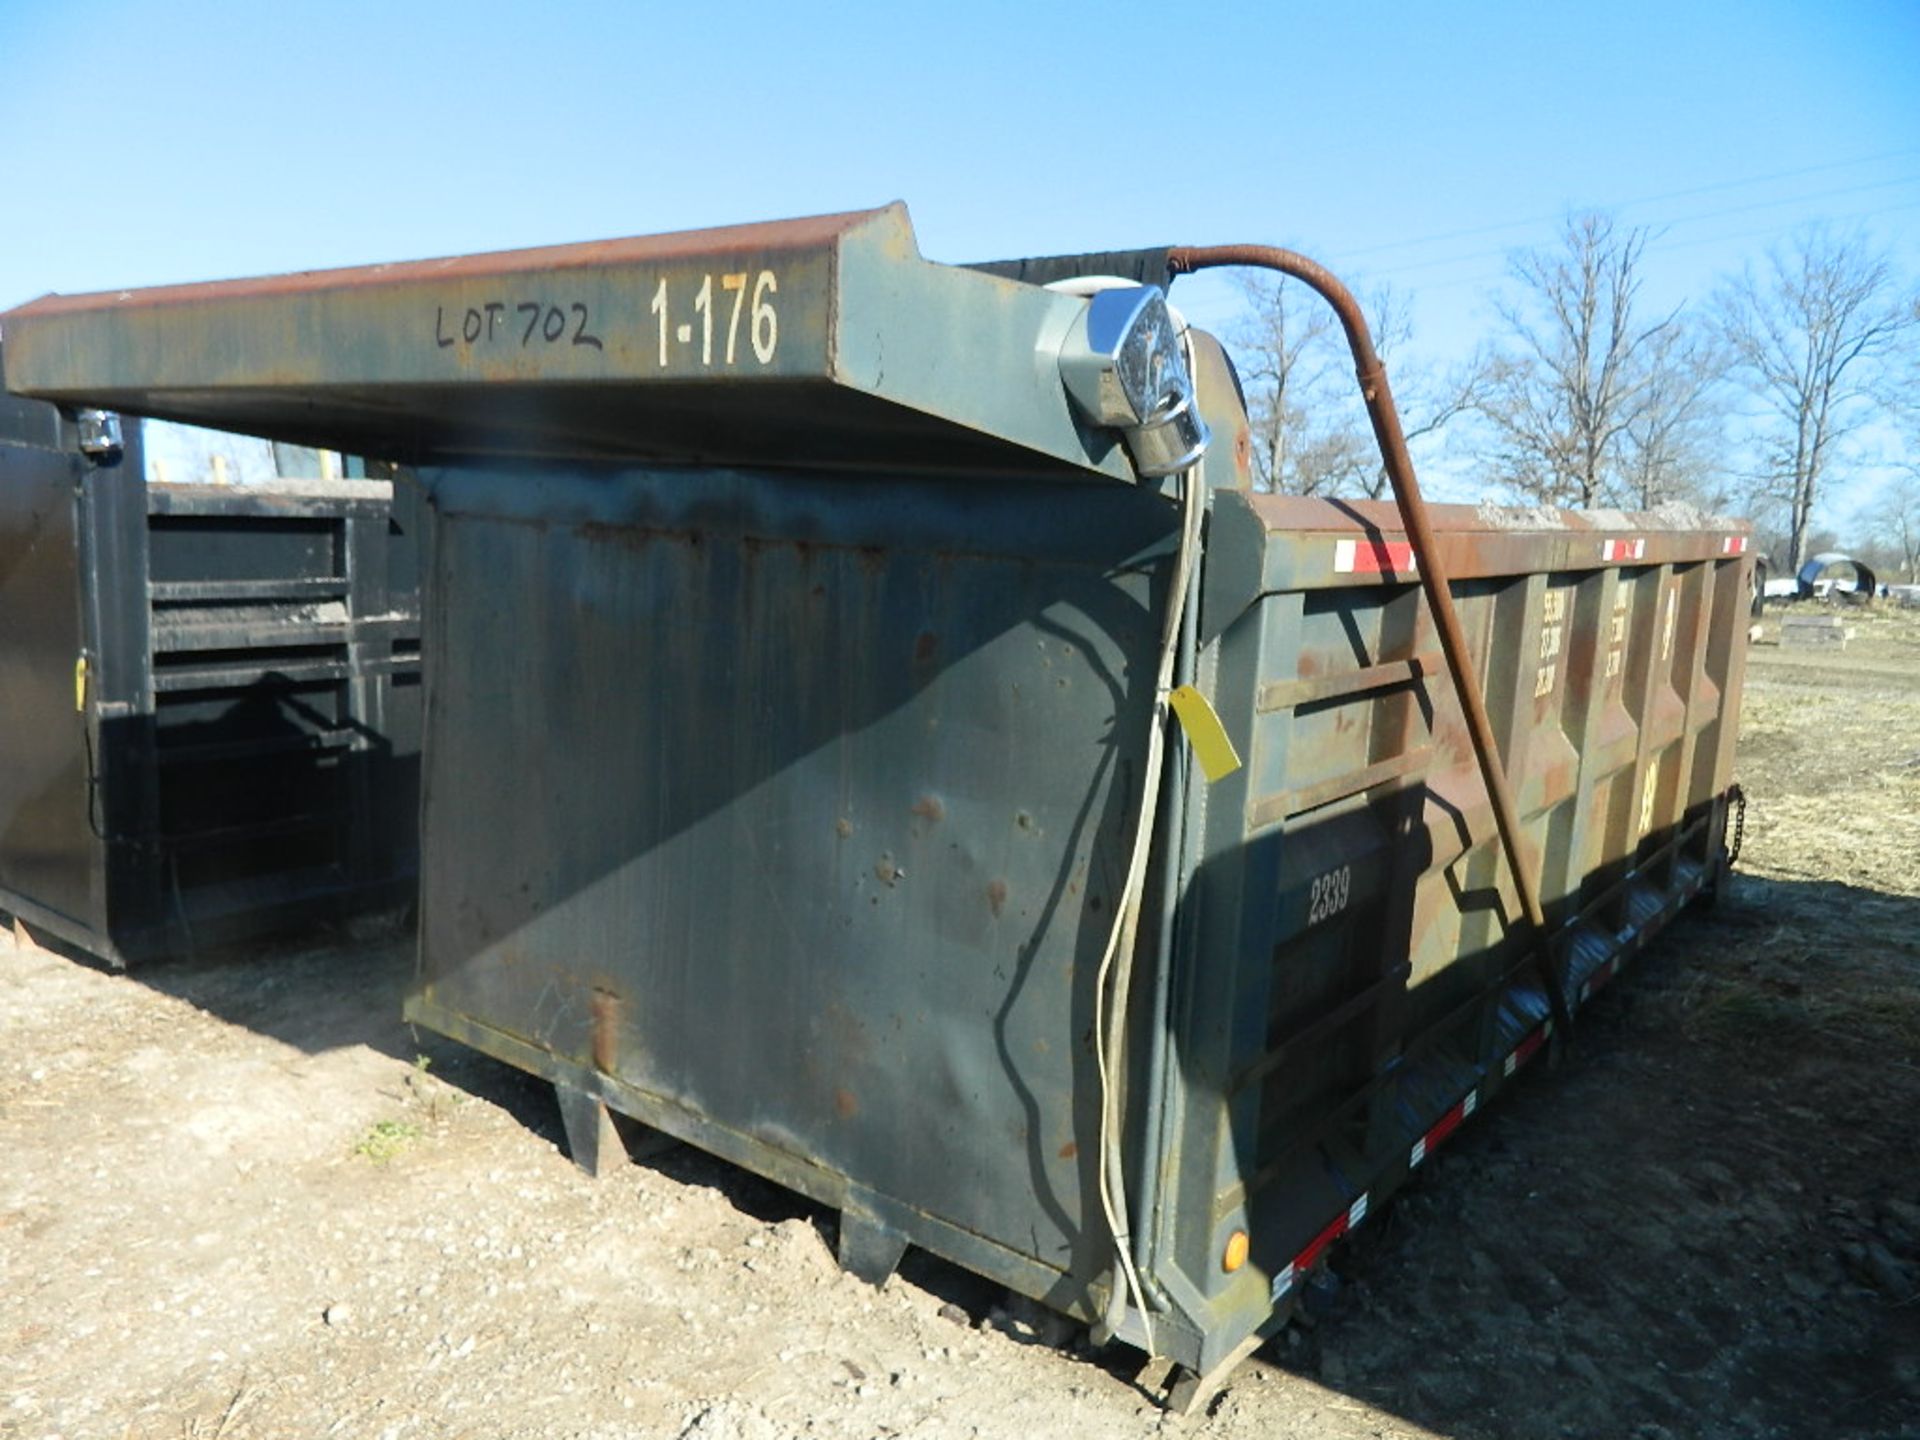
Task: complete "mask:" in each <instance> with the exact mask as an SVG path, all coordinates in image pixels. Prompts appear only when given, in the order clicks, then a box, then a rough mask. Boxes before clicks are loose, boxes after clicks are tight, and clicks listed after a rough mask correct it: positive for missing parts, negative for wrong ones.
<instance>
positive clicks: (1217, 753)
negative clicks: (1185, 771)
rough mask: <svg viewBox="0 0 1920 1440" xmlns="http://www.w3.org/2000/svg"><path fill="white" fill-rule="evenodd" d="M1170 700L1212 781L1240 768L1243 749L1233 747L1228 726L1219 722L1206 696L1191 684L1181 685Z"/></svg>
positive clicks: (1188, 739) (1202, 766) (1195, 752)
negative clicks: (1228, 735)
mask: <svg viewBox="0 0 1920 1440" xmlns="http://www.w3.org/2000/svg"><path fill="white" fill-rule="evenodd" d="M1167 703H1168V704H1169V705H1171V706H1173V713H1174V714H1175V715H1178V716H1179V717H1180V728H1181V729H1182V730H1185V731H1186V732H1187V743H1188V744H1189V745H1191V746H1193V758H1194V759H1196V760H1198V761H1199V762H1200V769H1201V771H1202V772H1203V773H1204V774H1205V775H1206V777H1207V780H1208V782H1209V783H1211V782H1212V781H1215V780H1224V779H1225V778H1226V777H1227V776H1229V775H1231V774H1232V773H1233V772H1234V771H1236V770H1238V769H1239V768H1240V752H1239V751H1238V750H1235V749H1234V748H1233V741H1232V740H1230V739H1229V738H1228V737H1227V727H1226V726H1224V725H1222V724H1221V723H1220V716H1219V714H1218V713H1217V712H1215V710H1214V708H1213V706H1212V705H1210V704H1208V703H1207V697H1206V696H1204V695H1202V694H1201V693H1200V692H1199V691H1198V690H1196V689H1194V688H1193V686H1191V685H1182V686H1181V687H1180V688H1179V689H1178V690H1175V691H1174V692H1173V693H1172V694H1171V695H1169V696H1167Z"/></svg>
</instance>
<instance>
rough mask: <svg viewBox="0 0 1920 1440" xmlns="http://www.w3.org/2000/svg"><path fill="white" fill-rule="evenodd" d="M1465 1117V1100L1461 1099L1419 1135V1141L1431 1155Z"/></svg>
mask: <svg viewBox="0 0 1920 1440" xmlns="http://www.w3.org/2000/svg"><path fill="white" fill-rule="evenodd" d="M1466 1118H1467V1102H1466V1101H1465V1100H1462V1101H1461V1102H1460V1103H1459V1104H1458V1105H1456V1106H1454V1107H1453V1108H1452V1109H1451V1110H1449V1111H1447V1113H1446V1114H1444V1115H1442V1116H1441V1117H1440V1119H1439V1120H1438V1121H1436V1122H1435V1124H1434V1127H1433V1128H1432V1129H1431V1130H1429V1131H1427V1133H1426V1134H1425V1135H1424V1136H1422V1137H1421V1142H1422V1143H1423V1144H1424V1145H1425V1146H1426V1148H1427V1154H1429V1155H1431V1154H1432V1153H1433V1152H1434V1151H1435V1150H1436V1149H1438V1148H1439V1145H1440V1142H1441V1141H1442V1140H1444V1139H1446V1138H1447V1137H1448V1136H1449V1135H1451V1134H1453V1132H1454V1131H1456V1130H1458V1129H1459V1128H1460V1122H1461V1121H1462V1120H1464V1119H1466Z"/></svg>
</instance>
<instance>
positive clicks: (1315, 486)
mask: <svg viewBox="0 0 1920 1440" xmlns="http://www.w3.org/2000/svg"><path fill="white" fill-rule="evenodd" d="M1240 288H1241V292H1242V293H1243V294H1244V295H1245V296H1246V298H1247V313H1246V316H1245V317H1244V318H1243V319H1242V321H1241V322H1240V324H1239V325H1238V326H1237V327H1236V328H1235V330H1234V332H1233V340H1234V349H1235V355H1236V358H1237V360H1238V364H1239V370H1240V382H1241V384H1242V385H1243V386H1245V387H1246V392H1247V411H1248V419H1249V421H1250V422H1251V425H1252V429H1253V479H1254V485H1255V487H1256V488H1258V489H1261V490H1279V491H1287V492H1291V493H1293V494H1299V495H1312V494H1315V493H1317V492H1318V491H1319V489H1320V488H1321V485H1320V477H1318V476H1317V475H1315V474H1313V473H1311V472H1308V471H1303V469H1302V467H1301V465H1300V452H1301V451H1302V449H1303V448H1304V447H1305V445H1306V439H1307V431H1308V428H1309V426H1310V424H1311V422H1312V412H1313V407H1314V402H1315V398H1316V392H1318V391H1319V390H1320V389H1321V388H1322V387H1323V386H1324V385H1325V383H1326V380H1327V375H1328V364H1329V353H1328V352H1329V345H1328V341H1329V338H1330V337H1331V336H1332V335H1333V333H1334V331H1335V325H1336V322H1335V319H1334V315H1333V312H1332V311H1331V310H1329V309H1328V308H1327V307H1326V306H1325V305H1323V304H1321V303H1320V301H1319V299H1318V297H1316V296H1313V295H1310V294H1308V293H1306V292H1305V291H1304V290H1302V289H1301V287H1300V286H1298V285H1290V284H1288V283H1287V282H1286V281H1284V280H1282V279H1280V278H1279V277H1277V276H1276V277H1273V278H1268V277H1266V276H1246V277H1243V278H1242V279H1241V281H1240Z"/></svg>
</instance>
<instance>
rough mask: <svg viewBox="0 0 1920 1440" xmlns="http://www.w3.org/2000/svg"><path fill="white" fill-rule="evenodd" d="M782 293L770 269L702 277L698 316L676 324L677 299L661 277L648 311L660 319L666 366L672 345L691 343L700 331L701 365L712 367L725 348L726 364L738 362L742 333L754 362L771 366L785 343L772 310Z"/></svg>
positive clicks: (696, 297)
mask: <svg viewBox="0 0 1920 1440" xmlns="http://www.w3.org/2000/svg"><path fill="white" fill-rule="evenodd" d="M716 278H718V280H719V281H720V285H719V291H718V293H717V294H716V293H715V289H714V283H713V282H714V280H715V279H716ZM749 280H751V281H752V284H751V286H749V284H748V281H749ZM779 291H780V282H779V280H778V279H777V278H776V277H775V276H774V273H773V272H772V271H771V270H762V271H761V272H760V273H759V274H757V275H754V274H751V273H750V272H748V271H745V270H741V271H737V272H735V273H733V274H730V275H720V276H718V277H715V276H713V275H703V276H701V277H700V288H699V289H698V290H697V291H695V292H694V296H693V314H694V318H693V319H692V320H683V321H681V322H680V323H679V324H677V325H676V324H674V323H673V321H672V316H671V313H670V312H671V310H672V300H671V297H670V296H669V294H668V291H667V281H666V277H665V276H662V277H661V279H660V283H659V285H657V286H656V287H654V292H653V303H652V304H650V305H649V306H648V307H647V308H648V309H649V310H651V311H652V312H653V314H654V317H655V318H656V319H657V320H658V321H659V328H660V364H661V367H662V368H663V369H664V368H665V367H666V366H668V365H670V364H671V363H672V362H673V346H672V344H671V343H669V342H677V343H678V344H681V345H688V346H690V345H692V344H693V343H694V336H695V334H696V328H697V333H698V335H699V341H700V363H701V364H702V365H711V364H713V359H714V351H715V349H716V348H718V349H719V350H720V353H721V357H722V358H721V363H722V364H726V365H731V364H733V363H734V361H735V359H736V358H737V357H738V356H739V353H740V340H741V331H742V329H744V330H745V331H746V340H747V343H748V344H749V345H751V346H752V347H753V358H754V359H756V360H758V361H759V362H760V363H761V364H762V365H770V364H772V363H773V353H774V351H775V350H776V349H777V348H778V347H779V344H780V317H779V316H778V315H777V314H776V313H775V312H774V308H773V297H774V296H775V295H777V294H778V293H779ZM729 296H731V297H732V298H731V300H729V299H728V297H729ZM743 318H744V319H745V321H746V324H745V325H744V326H742V324H741V320H742V319H743Z"/></svg>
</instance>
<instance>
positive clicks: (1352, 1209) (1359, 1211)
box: [1347, 1195, 1367, 1230]
mask: <svg viewBox="0 0 1920 1440" xmlns="http://www.w3.org/2000/svg"><path fill="white" fill-rule="evenodd" d="M1366 1218H1367V1197H1366V1196H1365V1195H1362V1196H1361V1197H1360V1198H1359V1199H1358V1200H1356V1201H1354V1202H1353V1204H1351V1205H1349V1206H1348V1207H1347V1228H1348V1229H1349V1230H1351V1229H1352V1228H1353V1227H1354V1226H1356V1225H1358V1224H1359V1223H1360V1222H1361V1221H1362V1220H1364V1219H1366Z"/></svg>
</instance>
